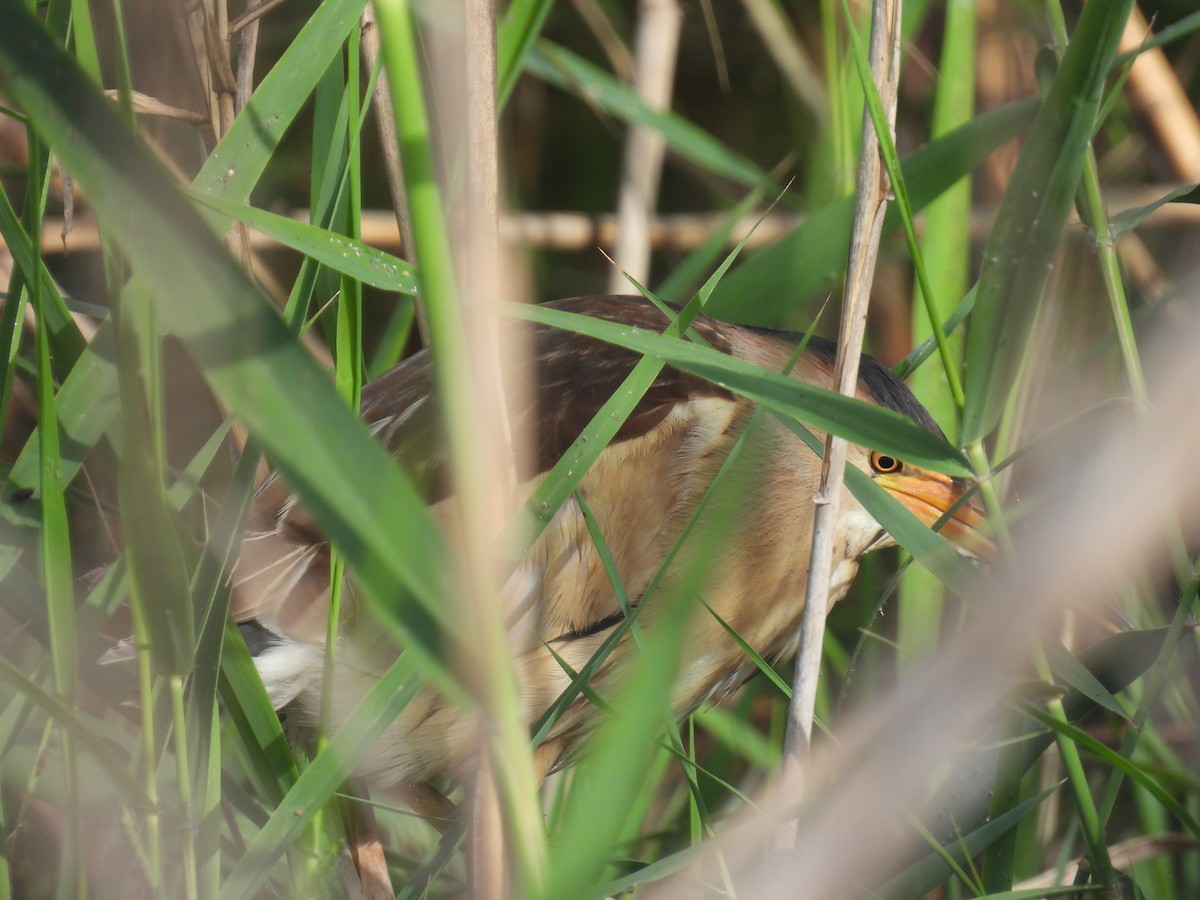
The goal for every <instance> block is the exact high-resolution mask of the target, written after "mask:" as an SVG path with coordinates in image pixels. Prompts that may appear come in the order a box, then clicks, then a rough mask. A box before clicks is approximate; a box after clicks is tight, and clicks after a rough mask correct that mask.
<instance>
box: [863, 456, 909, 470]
mask: <svg viewBox="0 0 1200 900" xmlns="http://www.w3.org/2000/svg"><path fill="white" fill-rule="evenodd" d="M870 462H871V470H872V471H873V472H875V474H877V475H896V474H897V473H899V472H901V471H902V470H903V469H904V463H902V462H900V460H898V459H896V457H894V456H888V455H887V454H886V453H878V452H873V453H872V454H871V456H870Z"/></svg>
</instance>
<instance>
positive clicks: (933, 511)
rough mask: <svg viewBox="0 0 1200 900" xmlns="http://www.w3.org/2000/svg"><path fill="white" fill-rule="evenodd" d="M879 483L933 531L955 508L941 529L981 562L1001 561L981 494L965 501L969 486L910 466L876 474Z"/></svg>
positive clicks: (958, 480)
mask: <svg viewBox="0 0 1200 900" xmlns="http://www.w3.org/2000/svg"><path fill="white" fill-rule="evenodd" d="M875 483H876V484H878V485H879V486H880V487H882V488H884V489H885V490H886V491H888V493H890V494H891V495H892V496H894V497H895V498H896V499H897V500H899V501H900V502H901V503H903V504H904V505H905V506H906V507H907V508H908V509H909V511H910V512H912V513H913V515H915V516H916V517H917V518H918V519H920V520H921V521H922V522H924V523H925V524H926V525H928V526H929V527H930V528H933V527H934V525H935V524H936V523H937V522H938V520H939V519H941V518H942V516H944V515H945V514H946V513H947V512H948V511H949V510H950V509H951V508H952V507H953V508H954V513H953V515H952V516H951V517H950V518H949V519H948V520H946V522H945V523H944V524H943V525H942V526H941V528H940V529H937V530H939V531H940V532H941V533H942V534H944V535H945V536H946V537H948V538H950V540H952V541H954V542H955V543H956V544H958V545H959V546H960V547H962V548H963V549H964V550H967V551H968V552H970V553H972V554H974V555H975V556H978V557H979V558H981V559H985V560H987V561H989V562H996V561H998V560H999V553H998V552H997V550H996V545H995V544H994V543H993V542H992V540H991V538H989V537H988V536H987V518H986V517H985V516H984V512H983V505H982V503H980V500H979V495H978V494H973V495H971V496H970V497H968V498H967V499H965V500H962V497H963V496H964V495H965V494H966V493H967V491H968V490H969V489H970V484H969V483H967V482H965V481H963V480H962V479H954V478H951V477H949V476H948V475H942V474H940V473H938V472H929V471H926V470H925V469H918V468H915V467H913V466H906V467H905V470H904V471H902V472H896V473H887V474H883V473H881V474H879V475H876V476H875ZM960 501H961V502H960Z"/></svg>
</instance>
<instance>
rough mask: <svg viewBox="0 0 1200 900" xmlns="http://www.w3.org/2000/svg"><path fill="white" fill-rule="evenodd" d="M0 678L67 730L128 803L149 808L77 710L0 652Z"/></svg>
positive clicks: (142, 793)
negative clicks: (43, 688) (60, 700)
mask: <svg viewBox="0 0 1200 900" xmlns="http://www.w3.org/2000/svg"><path fill="white" fill-rule="evenodd" d="M0 681H5V682H7V683H8V684H10V685H12V686H13V687H14V688H16V689H17V690H18V691H20V693H21V695H22V696H24V697H26V698H27V699H29V700H30V701H32V702H33V703H35V704H37V705H38V706H39V707H41V708H42V710H43V711H44V712H45V713H46V715H48V716H50V718H52V719H53V720H54V721H55V722H56V723H57V724H58V725H59V727H61V728H63V729H64V730H66V731H67V732H69V733H70V734H71V735H72V737H74V739H75V741H76V742H77V743H78V745H79V747H80V749H82V750H85V751H87V753H88V754H89V755H91V756H92V757H93V758H94V759H95V760H96V762H97V763H98V764H99V765H100V768H101V769H103V770H104V772H105V774H106V775H108V777H109V778H111V779H112V782H113V785H114V786H115V787H116V788H117V789H118V790H119V791H120V792H121V793H122V794H123V795H124V797H125V800H126V802H128V803H129V805H130V806H133V807H135V808H137V809H149V808H151V806H152V805H153V804H152V803H151V802H150V798H149V797H147V796H146V792H145V790H144V789H143V788H142V786H141V785H140V784H139V783H138V782H137V779H135V778H134V777H133V776H132V775H130V774H129V772H128V771H127V770H126V769H125V767H124V766H123V765H122V764H121V763H120V761H119V760H117V758H116V757H115V756H113V754H112V751H111V750H109V748H108V747H107V746H105V744H104V742H103V741H102V740H100V738H99V737H97V730H96V729H95V727H94V726H92V725H89V724H88V723H86V722H84V721H83V720H82V719H81V718H80V714H79V713H78V712H76V711H75V710H72V709H69V708H68V707H66V706H64V705H63V704H62V703H61V702H59V701H58V700H57V699H56V698H55V697H53V696H51V695H50V694H48V693H47V692H46V691H44V690H42V688H41V687H39V686H38V685H37V684H35V683H34V682H32V681H30V680H29V678H27V677H26V676H25V675H24V673H22V672H21V671H20V670H18V669H16V668H15V667H14V666H13V665H12V664H11V663H10V662H9V661H8V660H7V659H6V658H5V657H3V656H0Z"/></svg>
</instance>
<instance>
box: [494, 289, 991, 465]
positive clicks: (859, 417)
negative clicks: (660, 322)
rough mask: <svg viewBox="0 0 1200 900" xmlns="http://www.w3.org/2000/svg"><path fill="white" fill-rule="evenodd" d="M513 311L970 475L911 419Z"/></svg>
mask: <svg viewBox="0 0 1200 900" xmlns="http://www.w3.org/2000/svg"><path fill="white" fill-rule="evenodd" d="M512 311H513V313H514V314H515V315H519V316H522V317H524V318H526V319H529V320H530V321H534V322H538V323H540V324H543V325H550V326H552V327H556V328H565V329H567V330H570V331H575V332H578V333H579V334H586V335H588V336H589V337H594V338H596V339H598V340H602V341H605V342H608V343H612V344H616V345H617V346H619V347H625V348H626V349H629V350H634V351H637V352H639V353H645V354H646V355H647V356H651V357H654V358H655V359H659V360H661V361H663V362H665V363H668V364H669V365H672V366H675V367H676V368H679V369H682V370H684V371H686V372H691V373H692V374H695V375H699V376H701V377H703V378H707V379H708V380H710V381H712V382H713V383H715V384H719V385H722V386H723V387H726V388H728V389H730V390H732V391H736V392H737V393H739V394H742V395H743V396H745V397H747V398H749V399H751V400H754V401H755V402H758V403H761V404H762V405H764V406H766V407H767V408H768V409H772V410H775V411H776V412H779V413H781V414H782V415H784V416H788V417H791V418H795V419H799V420H802V421H804V422H807V423H809V424H812V425H814V426H816V427H818V428H821V429H823V430H826V431H831V432H833V433H834V434H838V435H841V436H842V437H845V438H847V439H848V440H850V441H852V442H854V443H856V444H860V445H862V446H864V447H871V448H872V449H877V450H881V451H885V452H888V453H894V454H896V455H897V456H899V457H901V458H902V459H905V460H907V461H909V462H911V463H913V464H915V465H921V466H926V467H928V468H930V469H933V470H935V471H938V472H944V473H945V474H947V475H956V476H966V475H969V474H970V470H969V469H968V468H967V466H966V463H965V461H964V460H963V457H962V455H961V454H960V453H959V452H958V451H957V450H955V449H954V448H953V447H951V446H950V445H949V444H947V443H946V442H945V441H944V440H942V439H941V438H939V437H938V436H936V435H934V434H933V433H931V432H929V431H927V430H925V429H924V428H922V427H921V426H920V425H917V424H916V423H915V422H913V421H912V420H911V419H908V418H906V417H904V416H902V415H900V414H899V413H895V412H892V411H891V410H887V409H883V408H881V407H879V406H875V405H873V404H869V403H866V402H865V401H862V400H857V399H855V398H852V397H842V396H840V395H839V394H837V393H836V392H834V391H830V390H825V389H822V388H818V387H815V386H813V385H810V384H807V383H805V382H801V381H797V380H795V379H793V378H789V377H787V376H784V375H780V374H778V373H776V372H770V371H767V370H766V369H761V368H759V367H758V366H754V365H751V364H750V363H747V362H744V361H742V360H739V359H734V358H732V357H728V356H725V355H724V354H721V353H718V352H717V351H715V350H711V349H709V348H707V347H701V346H699V345H697V344H693V343H690V342H687V341H683V340H679V339H677V338H672V337H668V336H665V335H662V334H657V333H655V332H648V331H643V330H641V329H637V328H629V327H626V326H622V325H619V324H615V323H612V322H604V321H600V320H597V319H591V318H588V317H586V316H580V315H576V314H572V313H569V312H565V311H563V310H557V309H549V308H545V307H524V308H520V307H512Z"/></svg>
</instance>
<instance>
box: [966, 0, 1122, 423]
mask: <svg viewBox="0 0 1200 900" xmlns="http://www.w3.org/2000/svg"><path fill="white" fill-rule="evenodd" d="M1132 4H1133V0H1113V2H1111V3H1089V4H1087V5H1086V6H1085V7H1084V9H1083V12H1082V14H1081V15H1080V17H1079V22H1078V24H1077V25H1076V27H1075V33H1074V34H1073V35H1072V37H1071V43H1070V44H1069V45H1068V46H1067V51H1066V53H1065V54H1064V56H1063V58H1062V63H1061V65H1060V66H1059V67H1058V72H1057V73H1056V74H1055V76H1054V81H1053V82H1052V84H1051V85H1050V90H1049V92H1048V94H1047V95H1046V99H1045V102H1044V103H1043V104H1042V108H1041V110H1040V111H1039V112H1038V115H1037V118H1036V119H1035V120H1034V123H1033V127H1032V129H1031V130H1030V133H1029V136H1028V137H1027V138H1026V140H1025V144H1024V146H1023V147H1022V149H1021V155H1020V158H1019V159H1018V161H1017V167H1016V169H1015V170H1014V172H1013V175H1012V179H1011V181H1010V182H1009V185H1008V188H1007V190H1006V191H1005V194H1004V200H1003V201H1002V202H1001V204H1000V211H999V213H998V214H997V217H996V224H995V227H994V228H993V230H992V235H991V238H990V239H989V240H988V243H987V247H986V249H985V250H984V254H983V266H982V268H981V270H980V273H979V286H978V293H977V295H976V300H975V312H974V314H973V316H972V319H971V330H970V334H969V335H968V337H967V381H966V393H967V396H966V406H965V408H964V410H963V432H962V442H963V443H964V444H971V443H974V442H976V441H978V440H979V439H980V438H982V437H983V436H984V435H986V434H987V433H988V432H989V431H991V429H992V427H993V426H994V425H995V424H996V422H997V421H998V420H999V418H1000V413H1001V411H1002V409H1003V408H1004V405H1005V403H1006V402H1007V400H1008V396H1009V392H1010V391H1011V390H1012V386H1013V383H1014V380H1015V379H1016V374H1017V368H1018V367H1019V365H1020V363H1021V359H1022V358H1023V356H1024V354H1025V348H1026V344H1027V343H1028V340H1029V336H1030V334H1031V333H1032V330H1033V324H1034V321H1035V314H1036V311H1037V308H1038V305H1039V304H1040V303H1041V298H1042V291H1043V290H1044V289H1045V286H1046V280H1047V278H1048V277H1049V275H1050V270H1051V268H1052V266H1053V264H1054V258H1055V255H1056V254H1057V252H1058V243H1059V239H1060V238H1061V236H1062V232H1063V228H1064V227H1065V226H1066V222H1067V216H1068V215H1069V214H1070V212H1071V209H1072V205H1073V203H1074V200H1075V189H1076V188H1077V187H1078V185H1079V176H1080V174H1081V172H1082V171H1083V163H1084V157H1085V155H1086V153H1087V149H1088V144H1089V141H1090V139H1091V134H1092V125H1093V123H1094V121H1095V118H1096V112H1097V110H1098V109H1099V107H1100V96H1101V92H1102V91H1103V88H1104V79H1105V76H1106V75H1107V74H1108V70H1109V66H1110V64H1111V62H1112V58H1113V54H1114V53H1115V52H1116V49H1117V44H1118V42H1119V41H1120V38H1121V32H1122V30H1123V29H1124V26H1125V20H1126V19H1127V18H1128V16H1129V10H1130V7H1131V6H1132Z"/></svg>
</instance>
